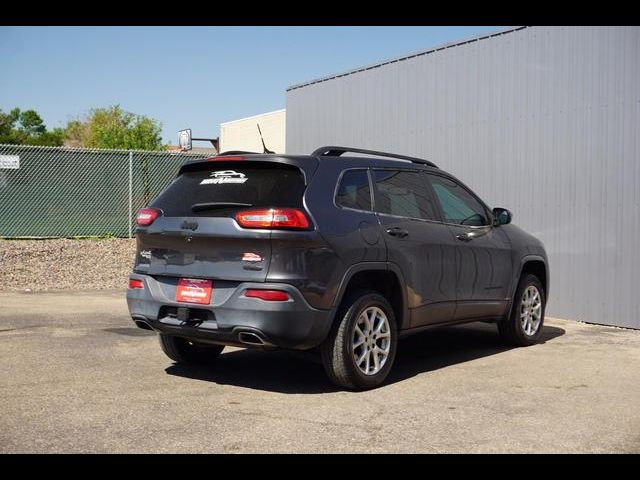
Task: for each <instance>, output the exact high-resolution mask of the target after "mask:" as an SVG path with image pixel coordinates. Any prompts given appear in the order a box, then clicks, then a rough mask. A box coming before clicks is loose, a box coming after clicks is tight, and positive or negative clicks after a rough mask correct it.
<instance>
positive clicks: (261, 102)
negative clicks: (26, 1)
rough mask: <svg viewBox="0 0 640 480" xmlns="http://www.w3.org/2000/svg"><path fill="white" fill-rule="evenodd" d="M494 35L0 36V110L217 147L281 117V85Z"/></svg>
mask: <svg viewBox="0 0 640 480" xmlns="http://www.w3.org/2000/svg"><path fill="white" fill-rule="evenodd" d="M502 28H504V27H498V26H483V27H479V26H473V27H471V26H464V27H445V26H438V27H149V26H147V27H0V61H1V63H0V64H1V65H2V74H1V75H0V109H2V110H3V111H5V112H6V111H8V110H10V109H12V108H14V107H19V108H20V109H23V110H26V109H34V110H36V111H38V112H39V113H40V115H41V116H42V117H43V119H44V121H45V123H46V125H47V128H49V129H51V128H54V127H62V126H64V125H65V124H66V123H67V121H68V120H70V119H74V118H77V117H78V116H81V115H82V114H84V113H86V112H87V111H89V110H90V109H91V108H94V107H107V106H110V105H116V104H119V105H120V106H121V107H122V108H123V109H125V110H128V111H131V112H134V113H138V114H143V115H147V116H150V117H152V118H154V119H156V120H158V121H160V122H161V123H162V127H163V128H162V136H163V140H164V142H165V143H170V144H176V143H177V132H178V130H180V129H183V128H191V129H192V130H193V135H194V136H195V137H205V138H210V137H217V136H218V134H219V126H220V123H222V122H226V121H230V120H235V119H238V118H242V117H247V116H251V115H256V114H259V113H264V112H269V111H273V110H278V109H281V108H284V107H285V91H286V88H287V87H289V86H291V85H294V84H297V83H302V82H305V81H308V80H313V79H316V78H319V77H324V76H327V75H331V74H335V73H340V72H343V71H346V70H351V69H354V68H358V67H361V66H364V65H368V64H372V63H377V62H379V61H383V60H386V59H389V58H393V57H397V56H402V55H405V54H408V53H412V52H416V51H420V50H426V49H429V48H431V47H435V46H438V45H441V44H443V43H449V42H453V41H458V40H464V39H466V38H469V37H473V36H476V35H481V34H486V33H491V32H494V31H497V30H500V29H502ZM196 145H197V144H196ZM200 146H206V144H203V145H200Z"/></svg>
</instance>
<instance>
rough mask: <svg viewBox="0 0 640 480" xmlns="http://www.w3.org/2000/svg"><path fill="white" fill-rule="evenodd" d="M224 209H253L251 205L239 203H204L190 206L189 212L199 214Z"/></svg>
mask: <svg viewBox="0 0 640 480" xmlns="http://www.w3.org/2000/svg"><path fill="white" fill-rule="evenodd" d="M225 207H253V205H252V204H251V203H240V202H205V203H194V204H193V205H191V210H192V211H193V212H201V211H202V210H213V209H216V208H225Z"/></svg>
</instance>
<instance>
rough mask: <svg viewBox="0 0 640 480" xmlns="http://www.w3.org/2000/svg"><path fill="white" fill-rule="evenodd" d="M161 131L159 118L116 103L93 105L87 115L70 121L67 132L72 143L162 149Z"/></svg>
mask: <svg viewBox="0 0 640 480" xmlns="http://www.w3.org/2000/svg"><path fill="white" fill-rule="evenodd" d="M161 131H162V125H161V124H160V122H158V121H156V120H153V119H151V118H149V117H146V116H144V115H137V114H134V113H131V112H127V111H125V110H123V109H122V108H120V106H119V105H115V106H112V107H109V108H94V109H92V110H91V111H90V112H89V115H88V116H87V117H86V118H85V119H78V120H72V121H70V122H69V123H68V124H67V127H66V129H65V135H66V144H67V145H69V146H76V147H90V148H121V149H140V150H162V149H164V148H165V147H164V146H163V145H162V138H161V137H160V132H161Z"/></svg>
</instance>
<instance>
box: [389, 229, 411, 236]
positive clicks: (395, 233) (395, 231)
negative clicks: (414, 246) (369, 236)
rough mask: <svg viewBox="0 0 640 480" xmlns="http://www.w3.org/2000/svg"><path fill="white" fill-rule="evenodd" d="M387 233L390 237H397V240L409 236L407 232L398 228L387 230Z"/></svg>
mask: <svg viewBox="0 0 640 480" xmlns="http://www.w3.org/2000/svg"><path fill="white" fill-rule="evenodd" d="M387 233H388V234H389V235H391V236H392V237H398V238H404V237H407V236H409V232H407V231H406V230H403V229H402V228H398V227H393V228H387Z"/></svg>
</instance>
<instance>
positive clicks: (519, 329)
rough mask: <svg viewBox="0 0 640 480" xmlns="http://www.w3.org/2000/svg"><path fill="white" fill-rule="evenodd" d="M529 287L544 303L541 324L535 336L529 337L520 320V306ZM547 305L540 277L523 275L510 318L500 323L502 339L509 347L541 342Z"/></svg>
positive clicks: (499, 329) (499, 328)
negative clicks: (533, 289)
mask: <svg viewBox="0 0 640 480" xmlns="http://www.w3.org/2000/svg"><path fill="white" fill-rule="evenodd" d="M529 286H533V287H535V288H536V289H537V290H538V292H539V294H540V297H541V302H542V306H541V310H542V312H541V318H540V324H539V326H538V329H537V330H536V332H535V334H533V335H527V333H526V332H525V331H524V328H523V325H522V321H521V320H520V313H521V312H520V304H521V302H522V296H523V295H524V293H525V291H526V290H527V288H529ZM546 303H547V299H546V297H545V293H544V289H543V288H542V283H541V282H540V280H539V279H538V277H536V276H535V275H531V274H526V275H523V276H522V277H521V278H520V282H519V283H518V288H517V289H516V294H515V296H514V297H513V304H512V305H511V312H510V314H509V317H508V318H505V319H504V320H503V321H501V322H499V323H498V331H499V332H500V336H501V337H502V339H503V340H504V341H505V342H506V343H508V344H509V345H513V346H516V347H528V346H529V345H533V344H535V343H537V342H538V341H539V340H540V336H541V335H542V328H543V327H544V310H545V307H546Z"/></svg>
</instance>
